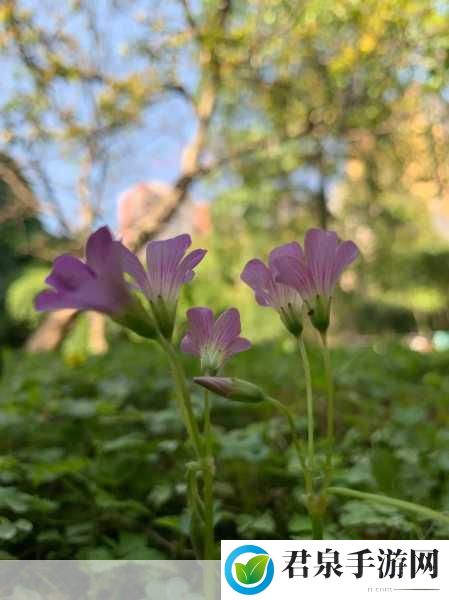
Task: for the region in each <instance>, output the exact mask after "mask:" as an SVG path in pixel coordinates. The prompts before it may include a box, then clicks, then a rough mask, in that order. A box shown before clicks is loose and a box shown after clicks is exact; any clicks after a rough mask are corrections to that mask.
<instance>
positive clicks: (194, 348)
mask: <svg viewBox="0 0 449 600" xmlns="http://www.w3.org/2000/svg"><path fill="white" fill-rule="evenodd" d="M180 348H181V350H182V352H185V353H186V354H191V355H192V356H200V349H199V347H198V345H197V344H196V343H195V342H194V341H193V339H192V336H191V335H190V333H187V334H186V335H185V336H184V337H183V338H182V340H181V345H180Z"/></svg>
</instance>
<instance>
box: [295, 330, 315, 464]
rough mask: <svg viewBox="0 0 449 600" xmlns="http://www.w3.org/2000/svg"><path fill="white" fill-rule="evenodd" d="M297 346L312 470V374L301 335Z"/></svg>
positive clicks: (313, 452) (313, 448)
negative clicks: (305, 400) (300, 365)
mask: <svg viewBox="0 0 449 600" xmlns="http://www.w3.org/2000/svg"><path fill="white" fill-rule="evenodd" d="M298 348H299V353H300V355H301V360H302V364H303V369H304V377H305V382H306V399H307V451H308V457H309V467H310V469H311V470H312V471H313V468H314V463H315V443H314V417H313V392H312V376H311V372H310V363H309V358H308V356H307V350H306V346H305V344H304V340H303V339H302V336H300V337H298Z"/></svg>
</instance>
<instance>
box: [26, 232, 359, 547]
mask: <svg viewBox="0 0 449 600" xmlns="http://www.w3.org/2000/svg"><path fill="white" fill-rule="evenodd" d="M191 243H192V242H191V239H190V236H189V235H179V236H177V237H175V238H172V239H169V240H162V241H161V240H157V241H151V242H150V243H149V244H148V245H147V247H146V268H144V266H143V265H142V263H141V262H140V260H139V258H138V257H137V256H136V255H135V254H133V253H132V252H131V251H130V250H129V249H128V248H126V247H125V246H124V245H123V244H122V242H120V241H118V240H115V239H114V238H113V236H112V234H111V232H110V231H109V229H108V228H107V227H101V228H100V229H98V230H97V231H96V232H95V233H93V234H92V235H91V236H90V237H89V239H88V241H87V244H86V251H85V260H84V261H83V260H81V259H79V258H77V257H75V256H69V255H63V256H60V257H58V258H57V259H56V260H55V262H54V265H53V270H52V271H51V273H50V275H49V276H48V277H47V279H46V283H47V284H48V286H49V287H48V288H47V289H46V290H44V291H42V292H41V293H40V294H39V295H38V296H37V298H36V302H35V304H36V308H37V309H38V310H40V311H50V310H59V309H64V308H72V309H77V310H95V311H98V312H101V313H103V314H106V315H108V316H109V317H110V318H111V319H113V320H114V321H116V322H117V323H120V324H121V325H123V326H124V327H127V328H128V329H130V330H132V331H134V332H136V333H138V334H139V335H141V336H143V337H146V338H150V339H154V340H156V341H157V342H158V343H159V345H160V347H161V348H162V350H163V351H164V352H165V353H166V355H167V358H168V360H169V362H170V366H171V369H172V373H173V377H174V381H175V384H176V387H177V391H178V401H179V407H180V415H181V416H182V418H183V420H184V425H185V429H186V432H187V435H188V438H189V442H190V445H191V449H192V451H193V452H194V455H195V458H196V461H194V462H192V461H190V462H189V464H188V467H187V465H186V467H187V470H186V472H187V498H188V505H189V510H190V515H191V523H190V530H191V531H190V533H191V538H192V546H193V547H196V548H198V550H197V554H198V557H205V558H206V559H211V558H214V556H215V553H214V501H213V478H214V472H215V466H214V460H213V440H212V436H211V406H210V402H209V397H208V394H207V391H212V392H213V393H215V394H216V395H219V396H222V397H224V398H227V399H229V400H232V401H236V402H246V403H251V402H252V403H257V402H270V403H271V404H272V405H273V406H275V407H277V408H278V409H279V410H281V411H282V412H283V413H284V415H285V416H286V417H287V419H288V422H289V424H290V428H291V434H292V437H293V440H295V446H296V448H297V451H298V457H299V459H300V461H301V465H302V468H303V472H304V478H305V485H306V491H307V507H308V510H309V514H310V517H311V521H312V529H313V532H314V537H315V536H316V537H320V536H321V535H322V528H321V529H320V527H321V526H320V523H321V521H322V519H321V517H322V515H321V514H319V513H320V511H318V512H317V510H318V509H317V507H320V506H322V505H323V506H325V502H324V504H323V502H322V500H321V498H320V494H319V493H317V492H316V491H314V476H315V472H314V425H313V399H312V392H311V377H310V369H309V367H308V359H307V356H306V351H305V347H304V341H303V339H302V331H303V313H304V308H305V309H306V310H307V312H308V314H309V316H310V319H311V322H312V324H313V325H314V327H315V328H316V329H317V330H318V331H319V332H320V333H321V334H322V338H323V343H324V346H325V347H326V336H325V334H326V331H327V329H328V327H329V320H330V308H331V301H332V295H333V290H334V287H335V285H336V284H337V282H338V279H339V277H340V275H341V273H342V271H343V270H344V269H345V268H346V267H347V266H348V265H349V264H351V263H352V262H353V261H354V260H355V258H356V257H357V255H358V249H357V247H356V245H355V244H354V243H353V242H350V241H347V242H341V241H340V240H339V238H338V236H337V234H336V233H335V232H331V231H323V230H319V229H311V230H309V231H308V232H307V234H306V237H305V243H304V249H303V248H302V247H301V245H300V244H298V243H297V242H291V243H290V244H285V245H284V246H280V247H278V248H275V249H274V250H273V251H272V252H271V253H270V255H269V259H268V265H265V264H264V263H263V262H262V261H261V260H259V259H253V260H251V261H249V262H248V264H247V265H246V266H245V268H244V270H243V272H242V274H241V278H242V280H243V281H244V282H245V283H246V284H247V285H248V286H250V288H251V289H252V290H253V291H254V294H255V298H256V301H257V302H258V304H260V305H261V306H270V307H272V308H274V309H275V310H276V311H277V312H278V313H279V315H280V318H281V320H282V322H283V324H284V325H285V327H286V328H287V330H288V331H289V332H290V333H292V334H293V335H294V336H295V337H296V338H298V342H299V348H300V351H301V354H302V357H303V364H304V372H305V375H306V392H307V419H308V455H307V457H305V455H304V454H303V451H302V447H301V445H300V444H299V442H298V440H297V437H296V436H297V433H296V428H295V423H294V419H293V417H292V415H291V413H290V411H289V409H288V408H287V407H285V406H283V404H282V403H280V402H279V401H277V400H276V399H275V398H272V397H270V396H267V395H266V394H265V392H264V391H263V390H261V389H260V388H259V387H257V386H256V385H254V384H253V383H251V382H248V381H244V380H242V379H237V378H233V377H225V376H223V374H222V373H221V371H222V369H223V366H224V364H225V363H226V361H227V360H228V359H229V358H231V357H232V356H233V355H234V354H237V353H239V352H243V351H245V350H248V348H250V347H251V344H250V342H249V341H248V340H247V339H246V338H244V337H241V335H240V333H241V324H240V315H239V312H238V310H237V309H236V308H230V309H228V310H225V311H224V312H223V313H222V314H221V315H219V316H218V317H217V318H216V317H215V316H214V313H213V312H212V310H211V309H210V308H207V307H195V308H191V309H190V310H188V311H187V322H188V329H187V332H186V333H185V335H184V337H183V339H182V341H181V350H182V351H183V352H185V353H187V354H191V355H193V356H196V357H197V358H199V359H200V371H201V376H199V377H195V378H194V382H195V383H196V384H198V385H200V386H202V387H203V388H204V389H205V390H206V393H205V396H204V408H203V428H202V430H200V427H199V425H198V422H197V418H196V415H195V411H194V408H193V404H192V401H191V397H190V392H189V388H188V385H187V382H186V379H185V375H184V371H183V367H182V364H181V363H180V362H179V358H178V353H177V352H176V349H175V348H174V346H173V343H172V341H171V340H172V337H173V330H174V326H175V320H176V312H177V305H178V298H179V293H180V290H181V287H182V286H183V285H184V284H185V283H188V282H189V281H191V280H192V279H193V277H194V269H195V267H196V266H197V265H198V264H199V263H200V262H201V260H202V259H203V258H204V256H205V254H206V250H202V249H197V250H193V252H190V253H187V250H188V248H189V247H190V245H191ZM329 389H331V388H330V387H329ZM332 441H333V395H332V394H331V393H330V394H329V399H328V448H329V456H331V448H332ZM327 464H328V469H327V471H326V476H327V474H328V473H329V472H330V469H331V464H332V463H331V460H328V463H327ZM199 474H200V478H201V479H202V486H200V485H199V483H198V475H199ZM320 510H321V512H322V510H324V509H320ZM198 532H202V534H201V536H200V537H202V539H201V540H198ZM198 542H200V543H198ZM201 548H202V549H201Z"/></svg>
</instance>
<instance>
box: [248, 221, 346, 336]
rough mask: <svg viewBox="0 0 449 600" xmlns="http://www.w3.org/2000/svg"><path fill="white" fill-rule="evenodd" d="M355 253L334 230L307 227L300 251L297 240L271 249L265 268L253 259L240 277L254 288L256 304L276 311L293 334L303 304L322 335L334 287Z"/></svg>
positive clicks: (300, 323) (298, 328) (297, 329)
mask: <svg viewBox="0 0 449 600" xmlns="http://www.w3.org/2000/svg"><path fill="white" fill-rule="evenodd" d="M357 256H358V248H357V246H356V245H355V244H354V242H351V241H347V242H342V241H340V239H339V238H338V236H337V234H336V233H335V231H325V230H322V229H309V231H308V232H307V233H306V236H305V241H304V250H303V249H302V247H301V246H300V244H298V243H297V242H292V243H291V244H286V245H284V246H280V247H279V248H275V249H274V250H273V251H272V252H271V254H270V257H269V260H268V267H267V266H265V265H264V263H263V262H262V261H261V260H258V259H253V260H251V261H249V263H248V264H247V265H246V267H245V268H244V270H243V272H242V275H241V277H242V280H243V281H244V282H245V283H247V284H248V285H249V286H250V287H251V288H252V289H253V290H254V293H255V297H256V300H257V302H258V303H259V304H260V305H262V306H271V307H273V308H274V309H275V310H277V311H278V313H279V315H280V317H281V319H282V321H283V323H284V324H285V326H286V327H287V329H288V330H289V331H290V332H291V333H293V335H295V336H299V335H301V332H302V327H303V321H302V315H303V311H302V305H303V303H304V304H305V305H306V307H307V311H308V313H309V315H310V318H311V321H312V323H313V325H314V327H315V328H316V329H317V330H318V331H319V332H321V333H323V334H324V333H326V331H327V329H328V327H329V321H330V309H331V301H332V294H333V291H334V288H335V286H336V284H337V282H338V280H339V278H340V275H341V274H342V272H343V271H344V269H345V268H346V267H348V266H349V265H350V264H351V263H352V262H353V261H354V260H355V259H356V258H357Z"/></svg>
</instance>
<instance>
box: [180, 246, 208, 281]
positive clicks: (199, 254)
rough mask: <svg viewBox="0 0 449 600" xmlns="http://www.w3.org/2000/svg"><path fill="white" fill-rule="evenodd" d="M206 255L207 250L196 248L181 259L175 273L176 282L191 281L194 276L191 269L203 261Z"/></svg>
mask: <svg viewBox="0 0 449 600" xmlns="http://www.w3.org/2000/svg"><path fill="white" fill-rule="evenodd" d="M206 254H207V250H203V249H202V248H198V249H197V250H193V252H190V254H188V255H187V256H186V257H185V258H183V260H182V261H181V263H180V264H179V266H178V268H177V271H176V278H177V280H180V282H181V283H188V282H189V281H191V280H192V279H193V277H194V275H195V273H194V272H193V269H194V268H195V267H196V266H197V264H198V263H200V262H201V261H202V260H203V258H204V257H205V256H206Z"/></svg>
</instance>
